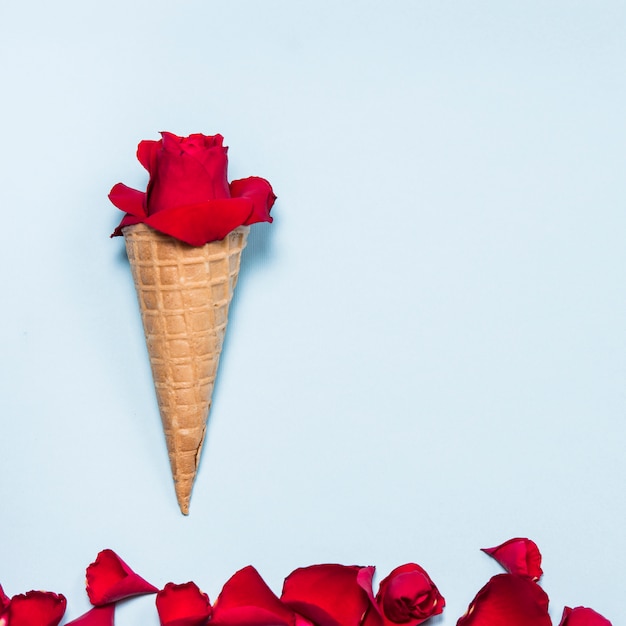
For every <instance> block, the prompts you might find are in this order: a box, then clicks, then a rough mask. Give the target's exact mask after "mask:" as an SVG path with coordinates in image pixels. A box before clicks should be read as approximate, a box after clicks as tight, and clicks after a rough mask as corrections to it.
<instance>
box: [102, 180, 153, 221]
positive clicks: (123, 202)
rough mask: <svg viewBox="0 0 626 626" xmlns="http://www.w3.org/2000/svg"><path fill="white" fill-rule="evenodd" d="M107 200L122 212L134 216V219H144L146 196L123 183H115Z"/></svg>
mask: <svg viewBox="0 0 626 626" xmlns="http://www.w3.org/2000/svg"><path fill="white" fill-rule="evenodd" d="M109 200H110V201H111V202H112V203H113V204H114V205H115V206H116V207H117V208H118V209H121V210H122V211H125V212H126V213H130V214H131V215H135V216H136V217H146V216H147V213H146V209H145V204H146V194H145V193H144V192H143V191H137V189H132V188H131V187H127V186H126V185H125V184H124V183H117V185H114V186H113V189H111V191H110V192H109Z"/></svg>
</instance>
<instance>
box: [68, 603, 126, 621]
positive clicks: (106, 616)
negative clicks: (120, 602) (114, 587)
mask: <svg viewBox="0 0 626 626" xmlns="http://www.w3.org/2000/svg"><path fill="white" fill-rule="evenodd" d="M114 615H115V604H106V605H105V606H97V607H95V608H93V609H91V611H87V613H84V614H83V615H81V616H80V617H77V618H76V619H73V620H72V621H71V622H67V624H65V626H113V624H114V619H113V618H114Z"/></svg>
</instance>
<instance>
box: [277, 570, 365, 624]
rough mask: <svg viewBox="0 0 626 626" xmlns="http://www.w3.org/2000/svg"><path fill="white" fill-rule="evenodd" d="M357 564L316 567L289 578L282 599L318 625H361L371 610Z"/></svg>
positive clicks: (296, 571) (297, 572)
mask: <svg viewBox="0 0 626 626" xmlns="http://www.w3.org/2000/svg"><path fill="white" fill-rule="evenodd" d="M363 569H372V571H373V569H374V568H363V567H359V566H356V565H350V566H349V565H333V564H329V565H312V566H311V567H304V568H300V569H297V570H295V571H294V572H292V573H291V574H290V575H289V576H287V578H286V579H285V583H284V586H283V593H282V596H281V600H282V601H283V602H284V603H285V604H287V605H289V606H290V607H291V608H292V609H293V610H294V611H296V612H297V613H300V614H301V615H303V616H304V617H306V618H307V619H309V620H311V621H312V622H313V623H314V624H316V625H317V626H359V625H360V624H361V621H362V620H363V617H364V616H365V614H366V612H367V610H368V609H369V607H370V599H369V598H368V594H367V593H366V592H365V591H364V590H363V588H362V587H361V586H360V585H359V582H358V580H357V579H358V575H359V572H361V570H363Z"/></svg>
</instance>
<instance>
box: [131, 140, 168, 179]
mask: <svg viewBox="0 0 626 626" xmlns="http://www.w3.org/2000/svg"><path fill="white" fill-rule="evenodd" d="M161 144H162V142H161V140H160V139H159V140H158V141H154V140H153V139H144V140H143V141H140V142H139V145H138V146H137V160H138V161H139V163H141V164H142V165H143V166H144V167H145V168H146V169H147V170H148V173H150V174H152V172H154V171H155V170H156V159H157V153H158V152H159V151H160V150H161Z"/></svg>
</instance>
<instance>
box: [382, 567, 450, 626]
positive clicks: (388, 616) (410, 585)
mask: <svg viewBox="0 0 626 626" xmlns="http://www.w3.org/2000/svg"><path fill="white" fill-rule="evenodd" d="M376 602H377V603H378V606H379V608H380V609H381V613H382V616H383V620H384V623H385V625H386V626H391V625H392V624H410V625H411V626H417V624H421V623H422V622H425V621H426V620H427V619H428V618H430V617H432V616H433V615H439V614H440V613H441V612H442V611H443V609H444V607H445V605H446V601H445V600H444V598H443V596H442V595H441V594H440V593H439V589H437V586H436V585H435V583H433V581H432V580H431V579H430V576H429V575H428V573H427V572H426V570H425V569H424V568H422V567H420V566H419V565H417V563H407V564H405V565H401V566H400V567H396V569H394V570H393V571H392V572H391V573H390V574H389V576H387V578H385V579H384V580H383V581H381V583H380V588H379V591H378V594H377V595H376Z"/></svg>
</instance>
